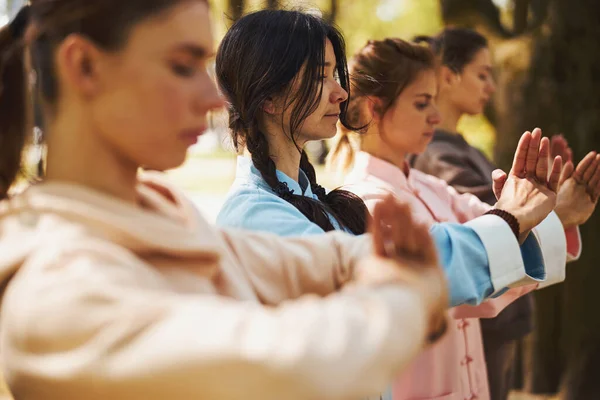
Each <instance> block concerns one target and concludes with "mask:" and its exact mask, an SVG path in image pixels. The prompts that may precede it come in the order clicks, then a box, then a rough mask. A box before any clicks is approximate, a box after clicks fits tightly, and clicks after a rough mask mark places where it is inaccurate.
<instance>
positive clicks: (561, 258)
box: [530, 212, 582, 288]
mask: <svg viewBox="0 0 600 400" xmlns="http://www.w3.org/2000/svg"><path fill="white" fill-rule="evenodd" d="M562 232H564V234H561V233H562ZM530 236H532V235H530ZM533 236H535V238H536V239H537V241H538V242H539V245H540V247H541V249H542V253H543V256H544V262H545V264H546V270H547V272H548V278H547V279H546V281H545V282H543V283H542V284H541V285H540V287H541V288H544V287H547V286H550V285H553V284H556V283H560V282H562V281H564V280H565V277H566V262H569V261H574V260H577V259H578V258H579V256H580V255H581V249H582V242H581V234H580V232H579V228H578V227H574V228H570V229H567V230H564V228H563V226H562V223H561V222H560V218H558V216H557V215H556V213H555V212H551V213H550V215H548V217H546V219H545V220H544V221H542V223H541V224H539V225H538V226H536V227H535V229H534V230H533Z"/></svg>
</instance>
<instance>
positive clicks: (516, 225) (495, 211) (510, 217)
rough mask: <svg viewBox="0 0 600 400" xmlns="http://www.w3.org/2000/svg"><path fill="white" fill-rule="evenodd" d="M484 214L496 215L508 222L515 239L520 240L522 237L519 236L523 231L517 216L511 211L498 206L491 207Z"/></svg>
mask: <svg viewBox="0 0 600 400" xmlns="http://www.w3.org/2000/svg"><path fill="white" fill-rule="evenodd" d="M484 215H496V216H498V217H500V218H502V219H503V220H504V222H506V223H507V224H508V226H509V227H510V229H511V230H512V232H513V233H514V235H515V238H516V239H517V240H519V241H521V239H522V238H521V236H522V234H523V233H524V231H522V230H521V223H520V222H519V219H518V218H517V216H515V215H514V214H513V213H511V212H509V211H506V210H503V209H500V208H492V209H491V210H489V211H488V212H486V213H485V214H484ZM525 232H527V231H525Z"/></svg>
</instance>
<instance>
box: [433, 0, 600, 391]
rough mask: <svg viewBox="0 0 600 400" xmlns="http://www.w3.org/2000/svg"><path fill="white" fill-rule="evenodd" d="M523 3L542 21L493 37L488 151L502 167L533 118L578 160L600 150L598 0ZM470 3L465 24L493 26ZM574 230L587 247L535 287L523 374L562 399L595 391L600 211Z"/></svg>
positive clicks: (599, 354) (454, 18) (453, 16)
mask: <svg viewBox="0 0 600 400" xmlns="http://www.w3.org/2000/svg"><path fill="white" fill-rule="evenodd" d="M459 1H460V0H450V1H448V0H441V4H442V5H444V3H445V4H446V6H448V4H449V3H450V2H455V3H456V2H459ZM464 1H466V0H463V2H464ZM477 3H478V4H479V5H480V6H481V3H482V2H479V1H477ZM490 3H491V0H490ZM484 9H485V8H484V7H483V6H481V10H484ZM443 10H444V9H443ZM530 10H531V12H532V13H533V18H532V20H533V21H534V24H535V25H537V24H538V23H539V22H543V25H541V26H540V27H539V29H534V30H533V31H532V30H531V27H530V28H529V30H528V32H527V30H526V33H525V34H524V35H521V36H519V37H514V38H509V39H505V38H506V35H505V33H506V32H507V31H509V30H508V29H506V28H504V27H501V28H500V29H497V30H496V32H497V34H496V36H495V37H492V38H491V39H492V40H491V43H492V48H493V50H494V52H495V58H496V60H497V62H496V67H497V70H498V71H497V84H498V91H497V93H496V95H495V96H494V97H495V99H494V104H493V107H494V114H495V115H496V122H497V123H496V131H497V134H498V136H497V137H498V141H497V145H496V150H495V154H496V159H497V161H498V163H499V164H500V165H502V166H503V167H505V168H506V167H508V166H509V165H510V162H511V160H512V156H513V154H514V150H515V147H516V143H517V140H518V137H519V136H520V134H521V133H522V132H524V131H525V130H531V129H533V128H534V127H536V126H539V127H541V128H542V129H543V130H544V133H545V134H546V135H552V134H556V133H563V134H564V135H565V137H566V138H567V139H568V140H569V143H570V144H571V146H572V147H573V150H574V152H575V157H576V160H580V159H581V158H582V157H583V156H584V155H585V153H587V152H588V151H589V150H600V95H599V93H600V8H599V7H598V4H597V0H577V1H573V0H532V1H531V2H530ZM444 11H445V15H444V16H445V17H446V22H451V23H454V24H456V23H457V22H460V15H461V13H460V10H457V9H454V8H453V9H451V10H449V9H446V10H444ZM472 11H473V10H472V9H470V12H471V14H470V16H469V19H467V20H466V22H465V20H464V19H463V21H462V25H464V24H465V23H468V25H469V26H471V27H473V26H478V27H483V28H484V31H485V33H486V34H488V35H490V34H491V33H492V31H493V26H494V23H493V22H492V23H490V21H493V17H494V13H493V12H489V11H488V12H487V15H483V14H482V15H480V18H479V22H474V21H475V20H474V19H473V15H474V14H473V12H472ZM490 18H492V19H490ZM541 18H544V19H545V20H541ZM521 22H522V20H521ZM491 27H492V28H491ZM515 28H516V27H515ZM511 33H512V32H511ZM581 234H582V238H583V243H584V247H585V249H584V251H583V253H582V256H581V259H580V260H579V261H577V262H575V263H573V264H570V265H569V266H568V271H567V277H568V279H567V281H566V282H565V283H564V284H560V285H555V286H553V287H550V288H547V289H544V290H541V291H538V292H537V293H536V295H535V296H536V308H537V311H536V332H535V333H534V335H533V338H532V343H533V346H532V348H531V354H530V357H531V362H530V365H529V368H528V371H527V373H528V377H527V379H526V382H527V387H528V388H529V389H530V390H531V391H533V392H535V393H555V392H557V391H559V390H560V391H561V392H562V395H563V396H562V397H563V398H564V399H568V400H571V399H574V400H575V399H577V400H580V399H583V400H587V399H600V379H599V378H598V376H599V373H598V370H599V369H600V312H599V311H598V307H597V306H596V303H597V301H598V300H597V298H596V296H595V291H596V290H597V288H596V284H597V282H600V268H599V267H598V266H597V264H598V262H599V261H598V260H600V246H598V245H597V243H600V212H598V211H597V212H596V213H595V215H594V216H592V218H591V219H590V221H588V223H587V224H586V225H584V226H583V227H581Z"/></svg>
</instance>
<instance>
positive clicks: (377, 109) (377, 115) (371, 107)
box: [364, 97, 383, 122]
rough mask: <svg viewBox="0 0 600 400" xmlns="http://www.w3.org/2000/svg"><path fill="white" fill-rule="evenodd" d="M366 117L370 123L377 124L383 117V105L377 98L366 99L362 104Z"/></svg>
mask: <svg viewBox="0 0 600 400" xmlns="http://www.w3.org/2000/svg"><path fill="white" fill-rule="evenodd" d="M364 107H365V108H366V111H367V113H368V114H367V115H368V117H369V120H370V121H373V122H379V121H381V118H383V115H382V114H381V111H382V107H383V103H382V102H381V99H380V98H379V97H367V101H365V102H364Z"/></svg>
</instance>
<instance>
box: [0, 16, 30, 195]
mask: <svg viewBox="0 0 600 400" xmlns="http://www.w3.org/2000/svg"><path fill="white" fill-rule="evenodd" d="M28 23H29V6H25V7H23V8H22V9H21V10H20V11H19V13H18V14H17V16H16V17H15V18H14V20H13V21H12V22H11V23H10V24H7V25H5V26H4V27H3V28H2V29H0V57H1V58H0V199H5V198H6V197H7V196H8V191H9V189H10V187H11V186H12V185H13V183H14V182H15V180H16V179H17V175H18V174H19V172H20V170H21V162H22V154H23V149H24V147H25V140H26V136H27V132H28V118H27V117H28V113H27V106H28V104H29V102H28V96H27V94H28V93H27V88H26V81H27V72H26V67H25V46H24V40H23V38H24V36H25V31H26V29H27V26H28Z"/></svg>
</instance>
